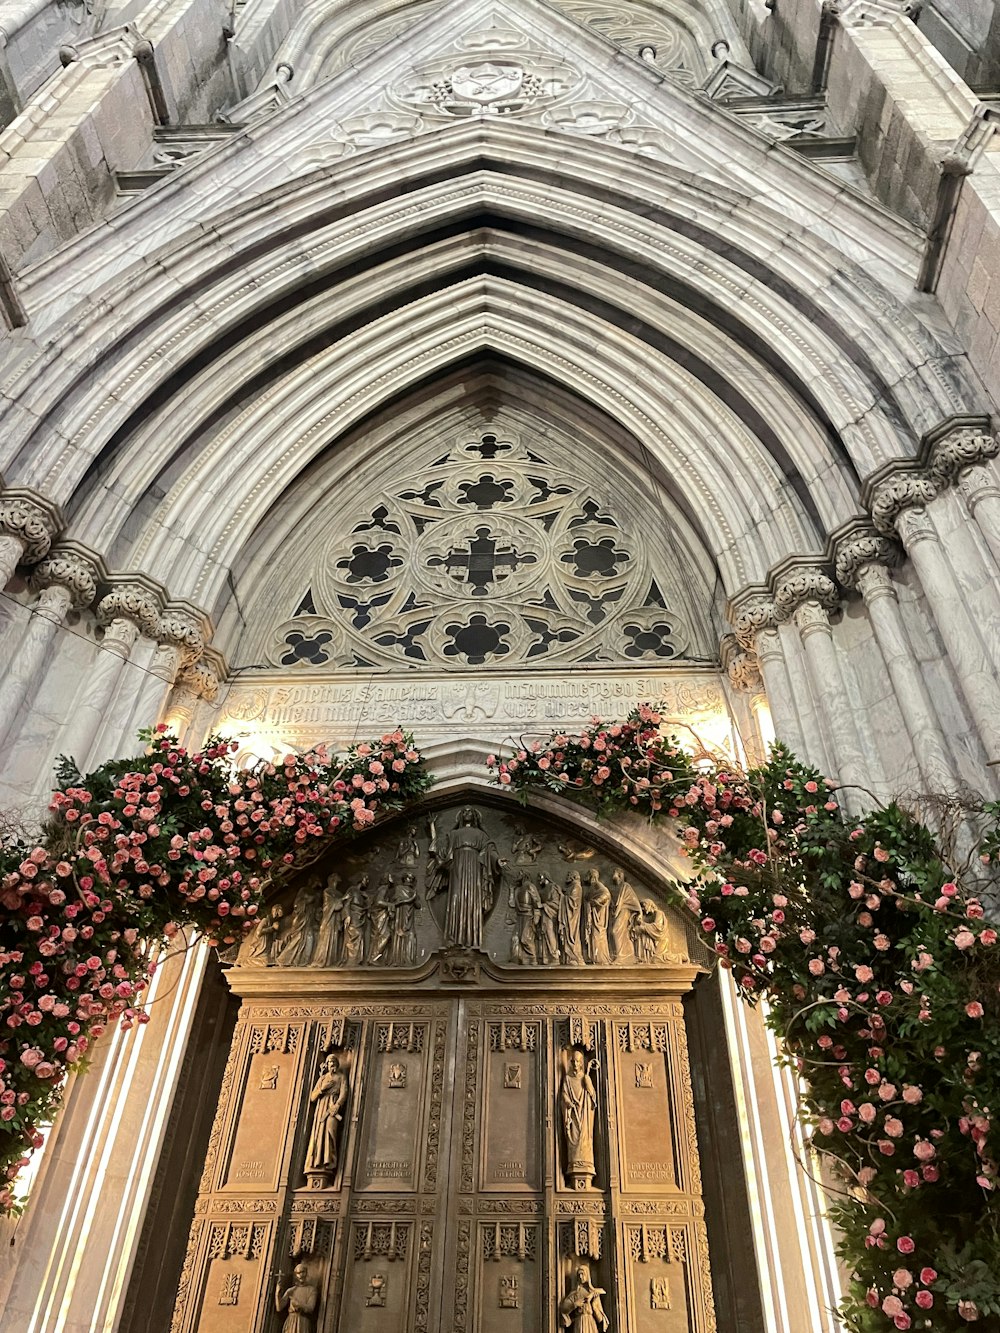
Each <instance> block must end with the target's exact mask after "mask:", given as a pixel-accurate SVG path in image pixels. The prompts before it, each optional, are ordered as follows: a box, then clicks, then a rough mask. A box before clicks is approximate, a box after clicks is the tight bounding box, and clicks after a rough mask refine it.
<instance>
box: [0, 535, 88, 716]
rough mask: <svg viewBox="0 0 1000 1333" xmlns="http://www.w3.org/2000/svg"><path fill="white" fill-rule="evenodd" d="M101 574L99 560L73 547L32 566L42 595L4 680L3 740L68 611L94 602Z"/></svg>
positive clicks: (0, 703) (0, 704)
mask: <svg viewBox="0 0 1000 1333" xmlns="http://www.w3.org/2000/svg"><path fill="white" fill-rule="evenodd" d="M97 578H98V571H97V566H96V564H95V562H94V561H93V560H92V559H90V558H89V557H88V556H86V555H84V554H82V553H80V552H77V551H73V550H56V551H53V552H52V553H51V554H49V555H48V556H46V557H45V558H44V559H42V560H41V561H40V563H39V564H37V565H36V566H35V568H34V569H33V570H32V573H31V584H32V586H33V587H34V588H35V589H36V590H38V591H39V596H38V601H37V602H36V603H35V605H34V606H33V607H32V608H31V617H30V619H29V621H28V624H27V627H26V629H25V631H24V634H23V636H22V638H21V640H20V642H19V643H18V644H17V647H16V648H15V650H14V655H13V660H12V662H11V665H10V669H9V670H8V672H7V674H6V676H5V677H4V678H3V683H2V684H0V741H2V740H4V739H5V738H6V737H7V736H8V735H9V734H10V732H11V731H12V730H13V726H14V722H15V721H16V719H17V716H18V712H19V710H20V708H21V705H22V704H23V703H24V701H25V698H26V696H27V694H28V691H29V690H30V689H32V688H33V687H34V686H36V685H37V684H38V682H39V680H40V677H41V670H42V666H43V664H44V662H45V659H46V656H47V655H48V650H49V646H50V644H51V642H52V640H53V638H54V637H55V635H56V632H57V630H59V628H60V627H61V626H62V624H63V621H64V620H65V618H66V613H67V612H68V611H69V610H70V608H71V607H84V606H89V605H90V603H91V602H92V601H93V599H94V594H95V592H96V591H97Z"/></svg>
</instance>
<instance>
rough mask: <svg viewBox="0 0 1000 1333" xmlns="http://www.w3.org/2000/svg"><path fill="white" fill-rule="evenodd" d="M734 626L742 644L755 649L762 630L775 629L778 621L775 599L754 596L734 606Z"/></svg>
mask: <svg viewBox="0 0 1000 1333" xmlns="http://www.w3.org/2000/svg"><path fill="white" fill-rule="evenodd" d="M734 613H735V619H734V620H733V628H734V629H735V631H736V637H737V639H738V640H739V642H740V643H741V644H742V646H743V647H744V648H746V649H748V650H749V651H751V652H752V651H753V648H754V643H755V641H756V638H757V635H758V634H759V633H760V632H761V630H766V629H773V628H774V627H775V625H777V623H778V609H777V607H776V606H775V604H774V600H773V599H772V598H770V597H766V596H754V597H752V598H750V599H748V600H747V601H745V602H743V603H741V604H740V605H739V606H737V607H735V608H734Z"/></svg>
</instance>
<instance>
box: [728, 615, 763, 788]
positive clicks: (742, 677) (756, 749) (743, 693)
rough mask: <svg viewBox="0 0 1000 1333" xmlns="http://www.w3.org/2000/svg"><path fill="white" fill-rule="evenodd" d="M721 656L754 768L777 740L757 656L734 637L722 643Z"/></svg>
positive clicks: (737, 716) (733, 704)
mask: <svg viewBox="0 0 1000 1333" xmlns="http://www.w3.org/2000/svg"><path fill="white" fill-rule="evenodd" d="M720 655H721V659H722V668H723V670H724V671H725V673H726V676H727V678H728V680H729V684H730V687H731V689H732V707H733V711H734V715H735V716H736V718H737V720H738V722H739V728H740V734H741V737H742V740H743V746H744V750H745V751H746V757H747V760H748V762H749V763H750V764H759V763H762V762H763V761H764V759H765V758H766V756H767V749H768V746H769V744H770V742H771V740H772V739H773V736H774V724H773V720H772V719H771V717H770V710H769V708H768V704H767V694H766V692H765V689H764V678H763V676H762V675H761V671H760V663H759V662H758V661H757V655H756V653H754V652H751V651H750V650H749V649H746V648H744V647H743V645H742V644H741V643H740V642H739V640H738V639H737V638H736V636H735V635H733V634H727V635H726V636H725V638H724V639H723V640H722V643H721V645H720Z"/></svg>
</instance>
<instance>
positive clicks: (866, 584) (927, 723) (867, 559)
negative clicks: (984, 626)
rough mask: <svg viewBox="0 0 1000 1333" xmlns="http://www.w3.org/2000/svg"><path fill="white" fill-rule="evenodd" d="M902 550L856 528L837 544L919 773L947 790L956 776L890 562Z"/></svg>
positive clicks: (839, 562)
mask: <svg viewBox="0 0 1000 1333" xmlns="http://www.w3.org/2000/svg"><path fill="white" fill-rule="evenodd" d="M898 554H899V552H898V549H897V547H896V545H895V543H894V542H892V541H891V540H890V539H889V538H888V537H885V536H883V535H882V534H880V533H878V532H874V531H871V530H868V531H865V530H863V529H861V530H858V529H855V530H854V531H852V532H849V533H847V534H845V535H844V536H843V537H842V538H841V539H840V540H838V541H837V542H836V544H835V561H836V570H837V578H838V579H839V580H840V582H841V583H842V584H843V585H844V587H846V588H856V589H857V591H858V592H859V593H860V594H861V596H862V599H863V600H864V604H865V610H866V611H867V613H868V620H869V622H870V624H871V627H872V631H873V633H874V635H875V641H876V643H877V644H878V648H879V652H880V653H881V655H882V661H883V662H884V663H885V669H886V671H887V672H888V675H889V679H890V680H891V682H892V686H893V690H894V691H895V695H896V701H897V703H898V704H899V710H900V712H901V713H902V715H903V721H904V722H905V724H906V730H907V734H908V735H909V738H910V743H911V744H912V746H913V753H914V757H915V758H916V761H917V766H918V767H919V769H920V775H921V777H922V779H923V781H924V785H925V787H926V788H927V790H928V791H931V792H942V791H948V790H950V789H951V788H952V787H953V786H954V782H955V777H954V773H953V770H952V764H951V759H950V756H949V754H948V745H947V742H946V741H945V737H944V733H943V731H942V729H941V723H940V720H939V718H938V715H937V710H936V709H935V707H934V703H933V700H932V699H931V696H930V693H929V691H928V689H927V685H926V682H925V681H924V677H923V673H922V672H921V670H920V665H919V663H918V661H917V657H916V654H915V653H914V651H913V646H912V644H911V643H910V641H909V638H908V636H907V633H906V626H905V624H904V622H903V615H902V612H901V611H900V607H899V602H898V600H897V598H896V589H895V587H894V585H893V581H892V575H891V574H890V572H889V570H890V566H891V565H893V564H895V562H896V560H897V558H898Z"/></svg>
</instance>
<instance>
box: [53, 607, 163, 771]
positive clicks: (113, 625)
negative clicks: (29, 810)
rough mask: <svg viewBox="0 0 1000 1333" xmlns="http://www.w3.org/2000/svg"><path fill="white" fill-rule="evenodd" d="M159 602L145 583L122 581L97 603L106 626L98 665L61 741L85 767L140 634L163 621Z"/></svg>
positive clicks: (101, 620) (83, 768)
mask: <svg viewBox="0 0 1000 1333" xmlns="http://www.w3.org/2000/svg"><path fill="white" fill-rule="evenodd" d="M159 611H160V608H159V604H158V602H157V600H156V598H155V597H154V596H153V595H152V594H151V592H150V590H149V588H147V587H146V586H144V584H142V583H120V584H118V585H117V586H116V587H114V588H113V589H112V591H111V592H109V593H108V595H107V596H106V597H104V598H103V599H102V600H101V601H100V602H99V603H98V606H97V618H98V620H99V621H100V623H101V624H102V625H104V626H105V630H104V638H103V640H102V642H101V646H100V648H99V649H98V650H97V660H96V662H95V664H94V668H93V670H92V672H91V674H90V676H89V677H88V679H87V680H86V681H85V682H84V684H83V687H82V689H81V690H80V691H79V692H78V694H77V697H76V699H75V701H74V704H73V716H72V718H71V719H70V720H69V725H68V726H67V728H66V730H65V731H64V733H63V735H62V738H61V740H60V748H61V751H62V753H63V754H66V755H70V756H71V757H72V758H73V759H74V760H75V761H76V763H77V765H78V766H79V768H80V769H81V770H85V768H86V765H87V762H88V759H89V756H90V752H91V750H92V748H93V745H94V741H95V740H96V738H97V733H98V732H99V730H100V728H101V723H102V722H103V721H104V720H105V717H106V715H107V711H108V708H109V707H110V705H111V701H112V699H113V698H114V696H115V691H116V689H117V687H118V683H119V681H120V679H121V675H122V672H123V671H124V669H125V663H126V662H127V661H128V659H129V656H130V655H131V652H132V649H133V648H134V647H135V643H136V640H137V639H138V637H139V635H140V634H148V635H153V634H155V633H156V627H157V625H158V623H159V618H160V617H159Z"/></svg>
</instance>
